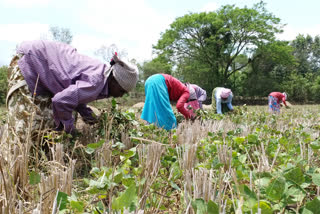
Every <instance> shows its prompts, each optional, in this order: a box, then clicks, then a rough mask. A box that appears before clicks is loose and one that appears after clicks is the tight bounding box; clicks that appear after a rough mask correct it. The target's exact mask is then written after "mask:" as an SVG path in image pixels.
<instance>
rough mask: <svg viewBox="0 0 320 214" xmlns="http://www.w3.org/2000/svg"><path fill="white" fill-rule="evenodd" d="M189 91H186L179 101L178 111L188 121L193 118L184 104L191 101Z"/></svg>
mask: <svg viewBox="0 0 320 214" xmlns="http://www.w3.org/2000/svg"><path fill="white" fill-rule="evenodd" d="M189 96H190V94H189V91H187V90H186V91H185V92H184V93H183V94H182V95H181V96H180V98H179V99H178V101H177V105H176V107H177V109H178V111H179V112H180V113H181V114H183V116H184V117H185V118H186V119H189V118H191V113H190V112H189V111H188V110H187V109H186V108H185V107H184V104H185V103H187V101H188V99H189Z"/></svg>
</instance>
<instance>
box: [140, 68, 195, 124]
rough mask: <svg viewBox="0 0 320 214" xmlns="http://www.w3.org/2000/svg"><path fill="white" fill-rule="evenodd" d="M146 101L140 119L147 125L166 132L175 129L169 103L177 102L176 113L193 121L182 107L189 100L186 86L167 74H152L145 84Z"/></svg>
mask: <svg viewBox="0 0 320 214" xmlns="http://www.w3.org/2000/svg"><path fill="white" fill-rule="evenodd" d="M145 94H146V99H145V103H144V106H143V110H142V114H141V118H142V119H144V120H146V121H147V122H148V123H154V124H155V125H157V126H158V127H161V128H165V129H167V130H170V129H173V128H176V127H177V120H176V117H175V115H174V113H173V110H172V108H171V104H170V101H177V105H176V107H177V109H178V111H179V112H180V113H181V114H183V115H184V117H185V118H186V119H193V118H192V117H193V116H192V115H191V113H190V112H189V111H188V110H187V109H186V108H185V107H184V105H185V103H187V102H188V101H190V100H189V98H190V92H189V89H188V87H187V86H186V85H184V84H183V83H182V82H180V81H179V80H178V79H176V78H174V77H173V76H171V75H169V74H154V75H152V76H150V77H149V78H148V79H147V80H146V83H145Z"/></svg>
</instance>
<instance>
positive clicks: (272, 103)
mask: <svg viewBox="0 0 320 214" xmlns="http://www.w3.org/2000/svg"><path fill="white" fill-rule="evenodd" d="M286 100H287V94H286V92H283V93H281V92H271V93H270V94H269V96H268V105H269V112H272V113H280V103H282V102H283V104H284V105H285V106H286V107H288V106H287V103H286Z"/></svg>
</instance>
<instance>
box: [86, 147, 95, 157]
mask: <svg viewBox="0 0 320 214" xmlns="http://www.w3.org/2000/svg"><path fill="white" fill-rule="evenodd" d="M85 151H86V153H87V154H89V155H90V154H92V153H93V152H94V151H95V150H94V149H93V148H89V147H87V148H86V150H85Z"/></svg>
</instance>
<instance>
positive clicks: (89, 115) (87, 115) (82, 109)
mask: <svg viewBox="0 0 320 214" xmlns="http://www.w3.org/2000/svg"><path fill="white" fill-rule="evenodd" d="M75 110H76V111H77V112H79V114H80V115H81V117H82V119H83V121H84V122H85V123H88V124H93V123H95V122H96V121H97V116H96V115H95V114H94V112H93V111H92V109H91V108H89V107H88V106H87V104H80V105H78V106H77V107H76V109H75Z"/></svg>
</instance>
